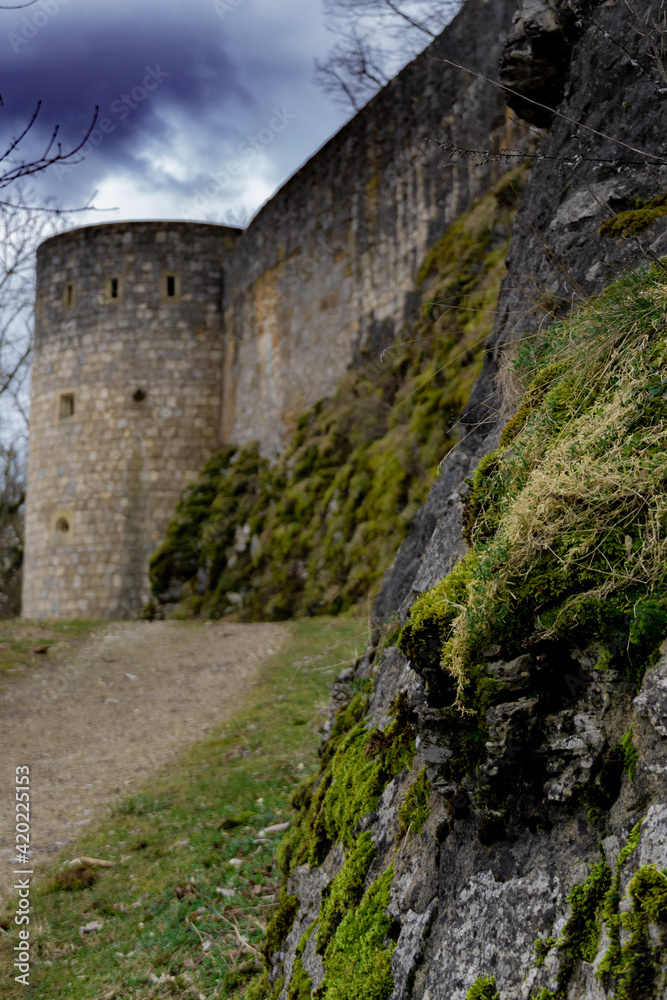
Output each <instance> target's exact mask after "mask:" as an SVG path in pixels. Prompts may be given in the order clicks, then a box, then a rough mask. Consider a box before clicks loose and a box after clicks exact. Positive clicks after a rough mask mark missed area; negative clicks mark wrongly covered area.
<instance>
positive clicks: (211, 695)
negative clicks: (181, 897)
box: [0, 622, 286, 899]
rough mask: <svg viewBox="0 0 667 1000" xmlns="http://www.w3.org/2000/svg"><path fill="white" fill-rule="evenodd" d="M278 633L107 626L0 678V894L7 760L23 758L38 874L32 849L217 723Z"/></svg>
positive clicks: (63, 833)
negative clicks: (74, 646)
mask: <svg viewBox="0 0 667 1000" xmlns="http://www.w3.org/2000/svg"><path fill="white" fill-rule="evenodd" d="M285 636H286V630H285V629H284V628H283V627H281V626H279V625H231V624H224V625H223V624H220V623H199V622H197V623H191V622H188V623H185V622H131V623H126V622H123V623H115V624H113V625H109V626H106V627H103V628H101V629H100V630H99V631H97V632H95V633H94V634H93V636H92V637H91V638H90V639H89V640H88V641H87V642H86V643H85V645H84V646H83V647H80V648H79V649H78V650H76V652H74V653H73V652H72V651H71V649H70V650H67V649H64V650H63V649H61V650H59V649H58V647H53V649H52V650H50V651H49V656H48V660H47V659H46V658H45V661H44V664H43V665H40V666H39V667H36V668H34V669H32V670H31V671H30V672H29V673H28V674H18V675H16V676H15V677H12V678H11V680H10V681H9V682H5V683H4V684H3V687H2V690H0V731H1V732H2V734H3V738H2V744H3V746H2V754H1V755H0V756H1V757H2V760H1V761H0V899H1V898H2V897H3V896H5V895H6V891H7V888H8V887H9V885H10V884H11V879H12V876H11V868H12V866H11V865H10V859H11V858H12V857H13V856H14V854H15V851H14V820H15V817H14V774H15V768H16V766H18V765H22V764H27V765H28V766H29V767H30V776H31V786H32V791H31V837H32V847H33V849H34V851H33V855H32V860H33V862H34V868H35V871H38V870H39V860H40V856H43V855H44V854H45V853H50V852H53V851H56V850H58V849H59V848H60V847H62V846H64V845H65V844H66V843H67V842H68V841H70V840H72V839H73V838H74V837H75V836H76V834H77V833H78V831H79V830H80V829H81V827H82V826H83V825H85V824H87V823H90V822H91V821H92V820H93V819H94V818H95V817H96V815H98V814H99V812H100V810H101V808H102V807H104V806H105V805H107V804H108V803H109V802H110V801H112V800H113V799H114V798H115V797H116V796H117V795H118V794H121V795H127V794H130V793H131V792H132V791H133V790H134V789H136V788H139V787H140V786H141V785H144V784H145V783H146V781H147V780H148V779H149V778H150V775H151V774H152V773H154V772H155V771H156V770H157V769H158V768H159V767H160V766H161V765H163V764H164V763H166V762H167V761H168V760H169V759H170V758H172V757H174V756H175V755H176V754H178V752H179V751H181V750H183V748H184V747H186V746H187V745H188V744H190V743H193V742H194V741H196V740H197V739H198V738H200V737H201V736H202V735H203V734H204V733H205V731H206V730H207V729H208V728H211V727H212V726H215V725H218V724H219V723H221V722H224V720H225V718H226V717H228V716H229V715H230V714H231V713H232V712H233V711H234V709H235V708H236V707H237V706H238V705H239V704H240V702H241V701H242V700H243V697H244V692H245V690H247V688H248V687H249V685H251V684H252V682H253V679H254V676H255V673H256V670H257V667H258V665H259V663H261V661H262V660H263V659H265V658H266V657H267V656H269V655H271V653H272V652H274V651H276V650H277V649H278V648H279V646H280V645H281V644H282V642H283V640H284V638H285Z"/></svg>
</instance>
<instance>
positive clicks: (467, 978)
mask: <svg viewBox="0 0 667 1000" xmlns="http://www.w3.org/2000/svg"><path fill="white" fill-rule="evenodd" d="M559 895H560V884H559V882H558V879H556V878H554V877H553V876H552V875H550V874H549V872H548V871H546V870H541V869H535V870H533V871H531V872H527V873H526V874H525V875H524V876H521V877H514V878H510V879H508V880H507V881H499V880H497V879H496V878H495V877H494V874H493V872H491V871H488V870H487V871H480V872H478V873H475V874H474V875H471V876H470V877H469V878H468V879H466V880H465V881H464V882H463V884H462V885H461V886H460V887H459V890H458V893H457V898H456V899H455V900H453V901H451V902H450V903H449V905H447V906H446V907H445V908H444V912H443V907H442V905H441V910H440V913H439V919H438V925H437V928H436V929H435V930H434V933H433V939H432V944H430V945H429V948H428V953H427V956H426V962H427V965H428V972H427V974H426V985H425V989H424V992H423V994H422V996H423V998H424V1000H464V998H465V994H466V991H467V990H468V989H469V988H470V987H471V986H472V984H473V983H474V981H475V980H476V979H477V978H478V976H479V975H480V974H482V970H483V971H484V972H487V971H488V972H489V973H493V975H495V977H496V983H497V985H498V988H499V990H500V992H501V996H502V997H503V1000H505V998H507V1000H516V998H518V997H522V996H525V995H526V994H525V993H524V992H523V990H522V983H523V980H524V976H525V971H526V969H527V968H528V967H530V965H531V964H532V960H533V955H534V949H533V941H534V940H535V938H536V937H537V936H538V935H539V934H540V933H544V931H546V930H547V929H548V928H549V927H550V926H551V923H552V921H553V916H554V913H555V906H556V903H557V902H558V901H559ZM443 917H444V918H445V919H443Z"/></svg>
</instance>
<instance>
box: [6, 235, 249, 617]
mask: <svg viewBox="0 0 667 1000" xmlns="http://www.w3.org/2000/svg"><path fill="white" fill-rule="evenodd" d="M236 235H237V231H236V230H233V229H227V228H226V227H222V226H211V225H199V224H192V223H183V222H170V223H164V222H132V223H120V224H111V225H99V226H88V227H86V228H83V229H76V230H74V231H73V232H68V233H64V234H62V235H59V236H55V237H52V238H51V239H49V240H47V241H46V242H45V243H43V244H42V245H41V246H40V248H39V251H38V255H37V290H38V300H37V309H36V328H35V353H34V359H33V374H32V405H31V415H30V448H29V456H28V494H27V508H26V542H25V548H26V559H25V570H24V597H23V613H24V615H25V616H26V617H31V618H32V617H34V618H42V617H71V618H78V617H85V618H98V617H99V618H106V617H110V618H114V617H126V616H128V615H130V614H133V613H135V612H136V611H137V610H138V609H139V608H140V607H141V604H142V602H143V601H145V600H146V599H147V598H148V590H147V580H146V571H147V566H148V559H149V557H150V554H151V552H152V551H153V549H154V548H155V546H156V544H157V543H158V541H159V540H160V537H161V534H162V532H163V531H164V528H165V527H166V524H167V522H168V519H169V516H170V514H171V513H172V511H173V508H174V504H175V503H176V501H177V499H178V496H179V494H180V492H181V490H182V489H183V487H184V486H185V485H186V483H187V482H188V481H189V480H190V479H192V478H193V477H194V476H195V475H196V474H197V472H198V471H199V469H200V467H201V465H202V463H203V462H204V461H205V460H206V459H207V457H208V456H209V455H210V454H211V452H212V451H213V450H214V449H215V448H216V447H217V446H218V444H219V425H220V399H221V396H220V375H221V361H222V329H221V307H220V302H221V292H222V285H221V282H222V269H223V264H224V262H225V259H226V258H227V257H228V256H229V253H230V251H231V248H232V247H233V245H234V241H235V238H236Z"/></svg>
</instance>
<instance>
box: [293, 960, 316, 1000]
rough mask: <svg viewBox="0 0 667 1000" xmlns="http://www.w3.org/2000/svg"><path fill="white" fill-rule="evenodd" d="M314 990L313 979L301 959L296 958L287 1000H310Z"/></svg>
mask: <svg viewBox="0 0 667 1000" xmlns="http://www.w3.org/2000/svg"><path fill="white" fill-rule="evenodd" d="M312 990H313V981H312V979H311V978H310V976H309V975H308V973H307V972H306V970H305V969H304V967H303V963H302V961H301V959H300V958H295V959H294V964H293V966H292V975H291V978H290V981H289V986H288V987H287V1000H310V997H311V994H312Z"/></svg>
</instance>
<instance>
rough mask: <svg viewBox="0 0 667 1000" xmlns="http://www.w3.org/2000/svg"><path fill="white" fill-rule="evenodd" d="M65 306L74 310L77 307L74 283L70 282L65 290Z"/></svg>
mask: <svg viewBox="0 0 667 1000" xmlns="http://www.w3.org/2000/svg"><path fill="white" fill-rule="evenodd" d="M63 305H64V307H65V309H74V306H75V305H76V286H75V284H74V282H73V281H68V282H67V284H66V285H65V288H64V290H63Z"/></svg>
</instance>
